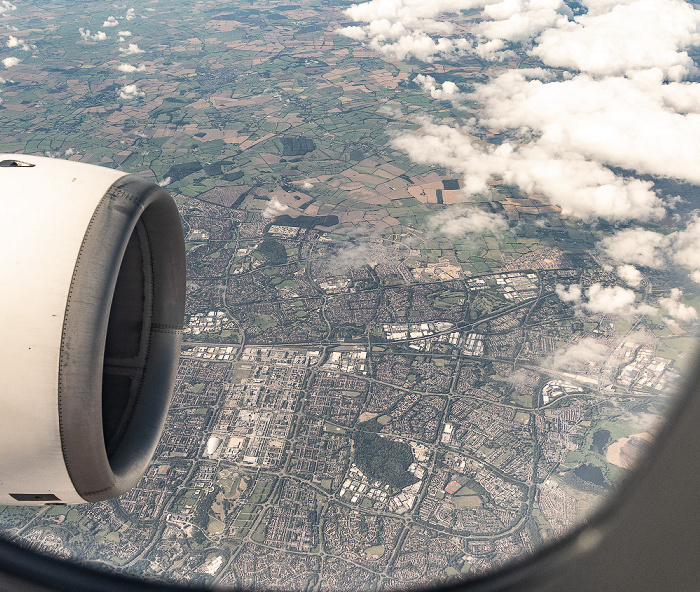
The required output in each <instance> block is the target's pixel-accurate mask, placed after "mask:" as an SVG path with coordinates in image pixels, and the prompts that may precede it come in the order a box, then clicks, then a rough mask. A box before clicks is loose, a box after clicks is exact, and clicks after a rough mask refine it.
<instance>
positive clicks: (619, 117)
mask: <svg viewBox="0 0 700 592" xmlns="http://www.w3.org/2000/svg"><path fill="white" fill-rule="evenodd" d="M528 78H529V77H528V76H527V75H525V74H523V73H521V72H520V71H517V70H513V71H508V72H506V73H504V74H502V75H500V76H498V77H496V78H495V79H494V80H492V81H491V82H490V83H488V84H486V85H482V86H480V87H479V88H477V89H476V91H475V98H476V99H477V100H478V101H480V102H481V103H483V104H484V105H485V109H484V113H483V115H482V121H483V123H484V124H485V125H487V126H489V127H495V128H498V129H501V130H505V129H509V130H512V131H515V132H518V131H522V130H530V133H532V132H534V135H535V136H536V138H537V139H536V140H528V141H529V142H530V143H531V144H534V145H537V146H538V147H540V148H542V149H543V150H545V151H546V152H547V153H548V154H550V155H556V154H557V153H560V152H561V153H563V152H570V153H575V154H578V155H580V156H581V157H582V158H586V159H593V160H595V161H596V162H599V163H603V164H607V165H613V166H618V167H624V168H626V169H630V170H634V171H637V172H639V173H648V174H652V175H658V176H665V177H674V178H677V179H683V180H686V181H689V182H691V183H700V168H699V167H697V166H696V163H697V162H699V161H700V84H697V83H677V82H674V83H670V84H664V82H663V77H662V73H661V71H659V70H656V71H645V72H641V73H637V74H635V75H634V76H633V77H632V78H623V77H611V78H605V79H602V80H598V79H594V78H591V77H590V76H588V75H578V76H575V77H573V78H571V79H570V80H562V81H552V82H544V81H542V80H537V79H534V80H532V79H528ZM641 122H644V123H643V125H642V124H641Z"/></svg>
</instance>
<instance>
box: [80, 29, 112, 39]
mask: <svg viewBox="0 0 700 592" xmlns="http://www.w3.org/2000/svg"><path fill="white" fill-rule="evenodd" d="M78 32H79V33H80V37H82V39H83V41H90V40H92V41H104V40H105V39H107V33H105V32H104V31H97V33H95V34H94V35H93V34H91V33H90V29H83V27H80V28H79V29H78Z"/></svg>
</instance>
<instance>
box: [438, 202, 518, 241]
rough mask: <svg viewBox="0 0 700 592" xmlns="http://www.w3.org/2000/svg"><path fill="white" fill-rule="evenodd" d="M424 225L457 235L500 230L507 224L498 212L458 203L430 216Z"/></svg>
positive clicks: (504, 228) (445, 233) (447, 233)
mask: <svg viewBox="0 0 700 592" xmlns="http://www.w3.org/2000/svg"><path fill="white" fill-rule="evenodd" d="M426 227H427V228H428V230H429V231H431V232H434V233H439V234H444V235H445V236H450V237H458V236H466V235H468V234H473V233H482V232H492V233H496V232H502V231H504V230H506V228H507V227H508V225H507V224H506V221H505V220H504V219H503V217H502V216H499V215H498V214H491V213H489V212H484V211H483V210H480V209H479V208H477V207H474V206H472V205H458V206H452V207H451V208H448V209H446V210H444V211H442V212H439V213H437V214H433V215H432V216H430V217H429V218H428V220H427V222H426Z"/></svg>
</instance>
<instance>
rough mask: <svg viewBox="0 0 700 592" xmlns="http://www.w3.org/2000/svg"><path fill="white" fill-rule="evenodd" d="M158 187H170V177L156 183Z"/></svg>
mask: <svg viewBox="0 0 700 592" xmlns="http://www.w3.org/2000/svg"><path fill="white" fill-rule="evenodd" d="M158 185H160V186H161V187H165V186H167V185H170V177H165V178H164V179H162V180H161V181H160V182H159V183H158Z"/></svg>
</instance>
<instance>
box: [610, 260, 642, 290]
mask: <svg viewBox="0 0 700 592" xmlns="http://www.w3.org/2000/svg"><path fill="white" fill-rule="evenodd" d="M616 271H617V275H618V277H619V278H620V279H621V280H622V281H623V282H625V283H626V284H627V285H628V286H632V287H635V288H636V287H637V286H639V285H640V284H641V283H642V273H641V272H640V271H639V270H638V269H637V268H636V267H635V266H634V265H627V264H625V265H619V266H618V267H617V270H616Z"/></svg>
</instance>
